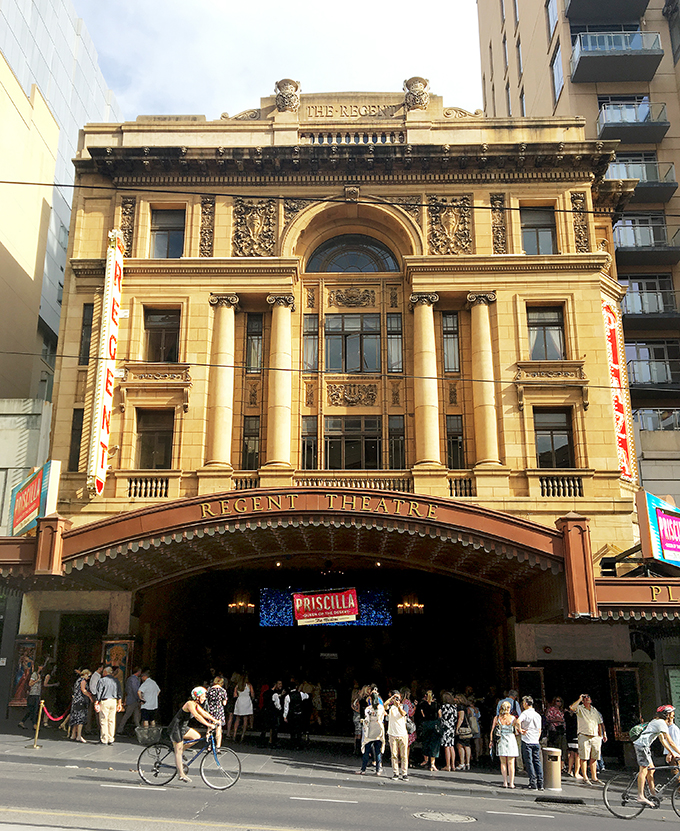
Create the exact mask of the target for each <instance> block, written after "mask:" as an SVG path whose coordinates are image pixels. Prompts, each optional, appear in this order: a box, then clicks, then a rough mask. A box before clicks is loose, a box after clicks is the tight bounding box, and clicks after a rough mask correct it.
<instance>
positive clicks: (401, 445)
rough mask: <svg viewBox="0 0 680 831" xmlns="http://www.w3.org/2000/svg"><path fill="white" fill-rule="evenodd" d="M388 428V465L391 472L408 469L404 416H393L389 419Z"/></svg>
mask: <svg viewBox="0 0 680 831" xmlns="http://www.w3.org/2000/svg"><path fill="white" fill-rule="evenodd" d="M387 427H388V437H387V438H388V445H387V446H388V451H389V452H388V456H389V459H388V465H389V468H390V470H405V469H406V436H405V433H404V416H403V415H393V416H392V415H391V416H388V419H387Z"/></svg>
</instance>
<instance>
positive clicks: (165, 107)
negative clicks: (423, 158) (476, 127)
mask: <svg viewBox="0 0 680 831" xmlns="http://www.w3.org/2000/svg"><path fill="white" fill-rule="evenodd" d="M72 2H73V4H74V6H75V9H76V12H77V13H78V15H79V16H80V17H82V18H83V20H84V21H85V25H86V27H87V29H88V31H89V33H90V36H91V37H92V40H93V41H94V45H95V48H96V49H97V52H98V54H99V64H100V66H101V68H102V71H103V73H104V78H105V79H106V81H107V83H108V85H109V87H110V88H111V89H112V90H113V92H114V93H115V95H116V98H117V99H118V103H119V105H120V107H121V109H122V111H123V114H124V117H125V118H126V119H127V120H134V119H135V118H136V117H137V116H138V115H156V114H173V115H179V114H182V115H188V114H198V115H205V116H207V118H208V119H209V120H213V119H218V118H219V117H220V115H221V114H222V113H224V112H228V113H229V115H230V116H234V115H237V114H238V113H239V112H242V111H243V110H247V109H253V108H256V107H258V106H259V103H260V98H264V97H266V96H269V95H272V94H273V91H274V83H275V82H276V81H278V80H279V79H280V78H293V79H294V80H296V81H299V82H300V84H301V91H302V93H303V94H304V93H305V92H307V93H311V92H366V91H376V92H400V91H401V89H402V85H403V82H404V80H405V79H406V78H410V77H411V76H413V75H421V76H424V77H425V78H428V79H429V81H430V90H431V92H432V93H433V94H434V95H441V96H442V97H443V98H444V105H445V106H451V107H462V108H463V109H466V110H470V111H474V110H475V109H478V108H481V107H482V92H481V80H480V74H481V73H480V68H479V66H480V63H479V37H478V34H477V5H476V2H475V0H422V1H421V2H420V3H414V2H413V0H411V1H410V2H404V0H392V2H388V0H377V2H375V0H374V2H370V0H363V2H362V1H361V0H345V2H343V3H331V2H325V3H321V2H312V0H297V2H295V3H292V4H291V5H290V6H285V5H282V4H281V3H280V2H278V3H274V2H272V0H259V1H258V2H257V3H256V4H254V5H250V3H249V2H243V0H239V2H236V0H190V2H187V0H116V2H115V3H112V2H102V0H72Z"/></svg>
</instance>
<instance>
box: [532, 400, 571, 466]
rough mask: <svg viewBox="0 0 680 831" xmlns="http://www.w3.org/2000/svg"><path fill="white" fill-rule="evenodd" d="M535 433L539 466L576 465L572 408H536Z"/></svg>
mask: <svg viewBox="0 0 680 831" xmlns="http://www.w3.org/2000/svg"><path fill="white" fill-rule="evenodd" d="M534 434H535V437H536V459H537V462H538V467H540V468H570V467H574V466H575V464H574V442H573V436H572V427H571V410H562V409H555V410H552V409H545V410H544V409H537V408H534Z"/></svg>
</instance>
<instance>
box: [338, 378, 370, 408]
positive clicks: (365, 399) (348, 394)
mask: <svg viewBox="0 0 680 831" xmlns="http://www.w3.org/2000/svg"><path fill="white" fill-rule="evenodd" d="M377 397H378V385H377V384H329V385H328V403H329V404H330V405H331V406H333V407H358V406H360V405H361V406H365V407H372V406H374V405H375V402H376V399H377Z"/></svg>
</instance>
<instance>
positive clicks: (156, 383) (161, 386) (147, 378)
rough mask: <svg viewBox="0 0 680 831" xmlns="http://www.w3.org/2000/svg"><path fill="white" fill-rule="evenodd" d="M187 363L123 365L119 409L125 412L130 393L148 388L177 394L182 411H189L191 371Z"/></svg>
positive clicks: (143, 391) (144, 390)
mask: <svg viewBox="0 0 680 831" xmlns="http://www.w3.org/2000/svg"><path fill="white" fill-rule="evenodd" d="M189 370H190V367H189V364H148V363H140V364H135V363H131V364H127V365H125V366H124V367H123V378H122V380H121V382H120V384H119V387H118V389H119V395H120V403H119V407H120V411H121V413H124V412H125V408H126V407H127V399H128V396H129V395H130V394H132V395H135V394H136V393H140V392H141V393H146V392H148V391H149V390H158V391H160V390H163V391H164V392H166V393H171V394H174V395H176V396H177V398H178V399H179V400H181V403H182V409H183V410H184V412H185V413H186V412H188V411H189V391H190V390H191V385H192V381H191V373H190V371H189Z"/></svg>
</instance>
